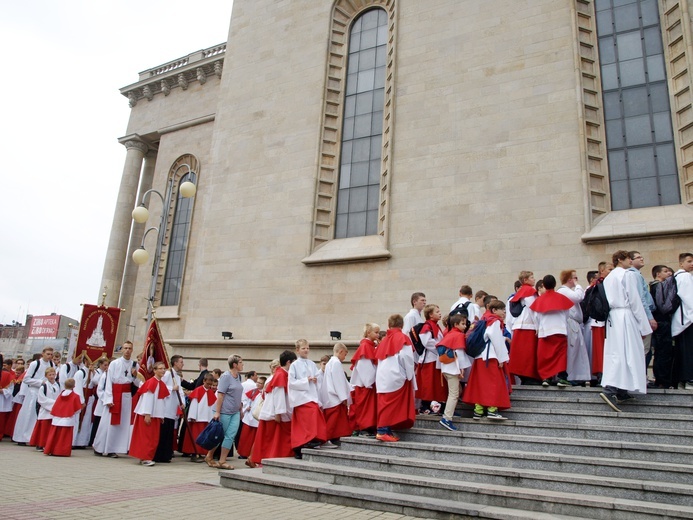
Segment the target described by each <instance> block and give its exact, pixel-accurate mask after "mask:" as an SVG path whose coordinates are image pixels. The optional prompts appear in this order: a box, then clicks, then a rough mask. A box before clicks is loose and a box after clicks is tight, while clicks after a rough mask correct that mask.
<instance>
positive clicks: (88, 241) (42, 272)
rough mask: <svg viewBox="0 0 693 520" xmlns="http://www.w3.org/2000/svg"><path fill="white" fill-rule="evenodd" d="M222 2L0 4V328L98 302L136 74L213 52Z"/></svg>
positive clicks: (222, 19)
mask: <svg viewBox="0 0 693 520" xmlns="http://www.w3.org/2000/svg"><path fill="white" fill-rule="evenodd" d="M232 5H233V0H196V1H195V2H191V1H189V0H136V1H135V0H117V1H115V0H98V1H94V0H60V1H55V0H32V1H28V2H9V1H8V2H2V16H1V17H0V48H2V49H3V57H2V69H3V72H4V73H3V76H4V78H5V80H3V81H2V82H0V99H2V109H1V112H0V114H2V116H1V117H0V121H1V122H2V124H1V125H0V151H1V152H2V153H1V156H2V157H3V160H4V164H3V165H2V174H1V176H0V179H2V191H3V192H4V195H3V196H2V197H1V198H2V202H1V203H0V226H2V228H1V229H2V234H1V235H0V324H11V323H12V322H13V321H17V322H19V323H24V322H25V317H26V315H27V314H32V315H34V316H38V315H44V314H50V313H53V312H54V313H57V314H63V315H66V316H69V317H71V318H74V319H76V320H79V319H80V318H81V314H82V310H81V307H80V305H81V304H83V303H93V304H97V303H101V300H100V294H101V293H102V292H103V289H102V288H101V287H100V284H101V275H102V272H103V265H104V259H105V256H106V247H107V245H108V239H109V234H110V230H111V223H112V221H113V211H114V208H115V203H116V199H117V195H118V188H119V185H120V177H121V174H122V172H123V164H124V161H125V147H124V146H122V145H121V144H119V143H118V141H117V139H118V137H121V136H123V135H125V133H126V127H127V121H128V117H129V113H130V108H129V107H128V101H127V99H126V98H125V97H124V96H122V95H121V94H120V92H119V89H120V88H121V87H124V86H126V85H129V84H131V83H135V82H136V81H137V80H138V73H139V72H141V71H143V70H146V69H149V68H152V67H155V66H157V65H160V64H163V63H165V62H168V61H171V60H174V59H177V58H180V57H182V56H185V55H187V54H190V53H192V52H195V51H198V50H200V49H205V48H207V47H212V46H214V45H217V44H219V43H222V42H225V41H226V39H227V35H228V29H229V21H230V19H231V8H232Z"/></svg>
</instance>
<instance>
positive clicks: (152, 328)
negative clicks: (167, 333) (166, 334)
mask: <svg viewBox="0 0 693 520" xmlns="http://www.w3.org/2000/svg"><path fill="white" fill-rule="evenodd" d="M137 359H138V360H139V362H140V374H142V376H143V377H144V379H145V380H147V379H149V378H151V377H154V372H153V371H152V367H153V366H154V363H156V362H158V361H161V362H162V363H164V365H166V369H167V370H168V369H169V368H171V365H170V364H169V361H168V352H166V345H165V344H164V338H163V337H162V336H161V330H160V329H159V323H158V322H157V321H156V318H153V319H152V322H151V323H150V324H149V330H148V331H147V337H146V339H145V340H144V350H142V353H141V354H140V355H139V357H138V358H137Z"/></svg>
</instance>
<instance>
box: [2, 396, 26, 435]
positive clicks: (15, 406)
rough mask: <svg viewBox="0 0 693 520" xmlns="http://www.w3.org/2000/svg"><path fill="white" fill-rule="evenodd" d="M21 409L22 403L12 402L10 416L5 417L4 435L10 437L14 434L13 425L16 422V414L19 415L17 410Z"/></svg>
mask: <svg viewBox="0 0 693 520" xmlns="http://www.w3.org/2000/svg"><path fill="white" fill-rule="evenodd" d="M21 409H22V403H12V411H11V412H10V416H9V417H8V418H7V423H6V424H5V435H7V436H8V437H10V438H11V437H12V435H13V434H14V425H15V423H16V422H17V416H18V415H19V410H21Z"/></svg>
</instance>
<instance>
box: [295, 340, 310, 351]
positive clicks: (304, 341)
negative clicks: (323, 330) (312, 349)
mask: <svg viewBox="0 0 693 520" xmlns="http://www.w3.org/2000/svg"><path fill="white" fill-rule="evenodd" d="M304 345H308V340H307V339H303V338H301V339H299V340H297V341H296V350H298V349H299V348H301V347H302V346H304Z"/></svg>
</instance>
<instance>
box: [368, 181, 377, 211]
mask: <svg viewBox="0 0 693 520" xmlns="http://www.w3.org/2000/svg"><path fill="white" fill-rule="evenodd" d="M379 205H380V186H369V187H368V209H369V210H377V209H378V206H379Z"/></svg>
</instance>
